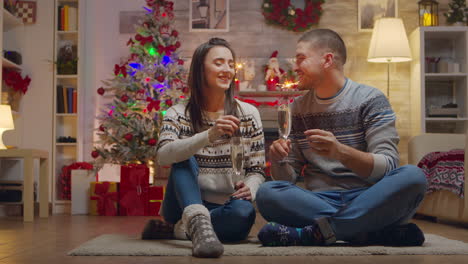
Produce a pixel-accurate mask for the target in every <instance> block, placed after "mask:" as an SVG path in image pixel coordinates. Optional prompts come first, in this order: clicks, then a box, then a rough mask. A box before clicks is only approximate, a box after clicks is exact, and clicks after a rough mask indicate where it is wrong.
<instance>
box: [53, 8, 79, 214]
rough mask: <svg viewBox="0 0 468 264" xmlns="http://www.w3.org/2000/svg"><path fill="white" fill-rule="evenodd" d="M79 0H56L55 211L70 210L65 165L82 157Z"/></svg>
mask: <svg viewBox="0 0 468 264" xmlns="http://www.w3.org/2000/svg"><path fill="white" fill-rule="evenodd" d="M79 4H80V1H79V0H55V24H54V33H55V34H54V38H55V39H54V87H53V89H54V108H53V109H54V115H53V126H54V127H53V151H52V160H53V162H52V173H53V179H54V180H53V188H52V196H53V211H54V213H63V212H68V211H69V209H70V196H69V194H70V190H69V189H66V188H64V185H63V182H62V181H61V177H60V175H61V172H62V168H63V167H64V166H67V165H70V164H72V163H74V162H77V161H79V160H81V157H80V153H81V149H80V146H81V141H82V140H81V134H82V133H81V132H80V125H79V124H80V119H81V118H82V117H81V116H80V114H79V113H80V110H81V109H80V101H81V100H80V97H81V90H82V88H81V80H80V74H81V71H80V62H79V60H78V58H79V57H80V52H81V51H80V46H81V45H80V28H79V23H78V14H79V10H80V6H79Z"/></svg>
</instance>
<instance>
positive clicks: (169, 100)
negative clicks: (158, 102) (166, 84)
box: [166, 99, 172, 107]
mask: <svg viewBox="0 0 468 264" xmlns="http://www.w3.org/2000/svg"><path fill="white" fill-rule="evenodd" d="M166 104H167V106H169V107H171V106H172V100H171V99H168V100H166Z"/></svg>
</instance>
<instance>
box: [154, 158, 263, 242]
mask: <svg viewBox="0 0 468 264" xmlns="http://www.w3.org/2000/svg"><path fill="white" fill-rule="evenodd" d="M192 204H203V205H204V206H205V207H206V208H207V209H208V210H209V211H210V216H211V223H212V224H213V228H214V231H215V232H216V235H217V236H218V238H219V239H220V240H221V241H226V242H229V241H239V240H243V239H245V238H247V236H248V234H249V232H250V229H251V228H252V225H253V224H254V222H255V216H256V214H255V209H254V207H253V205H252V203H251V202H249V201H245V200H235V199H231V200H229V201H226V203H224V204H214V203H209V202H206V201H202V199H201V193H200V188H199V186H198V164H197V161H196V160H195V158H194V157H191V158H190V159H188V160H185V161H182V162H179V163H175V164H173V165H172V170H171V174H170V176H169V180H168V183H167V189H166V194H165V196H164V201H163V205H162V212H163V217H164V220H166V221H167V222H169V223H173V224H175V223H177V221H179V220H180V219H181V218H182V213H183V211H184V208H185V207H187V206H189V205H192Z"/></svg>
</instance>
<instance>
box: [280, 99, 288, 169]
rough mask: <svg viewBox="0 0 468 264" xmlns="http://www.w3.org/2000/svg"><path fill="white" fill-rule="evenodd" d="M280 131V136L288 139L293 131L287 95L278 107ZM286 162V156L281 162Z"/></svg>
mask: <svg viewBox="0 0 468 264" xmlns="http://www.w3.org/2000/svg"><path fill="white" fill-rule="evenodd" d="M278 132H279V135H280V138H282V139H284V140H287V139H288V137H289V134H290V133H291V109H290V107H289V99H288V98H287V97H286V98H284V100H283V101H282V103H281V102H280V105H279V107H278ZM283 162H286V158H285V159H283V160H281V161H280V163H283Z"/></svg>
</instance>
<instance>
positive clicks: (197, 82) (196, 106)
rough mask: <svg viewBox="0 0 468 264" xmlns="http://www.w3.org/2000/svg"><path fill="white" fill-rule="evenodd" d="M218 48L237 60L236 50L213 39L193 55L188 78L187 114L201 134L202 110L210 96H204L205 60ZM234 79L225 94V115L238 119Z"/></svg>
mask: <svg viewBox="0 0 468 264" xmlns="http://www.w3.org/2000/svg"><path fill="white" fill-rule="evenodd" d="M216 46H222V47H226V48H227V49H229V50H230V51H231V53H232V57H233V58H234V62H235V60H236V55H235V53H234V50H233V49H232V48H231V46H230V45H229V43H228V42H227V41H226V40H224V39H221V38H212V39H210V40H209V41H208V42H205V43H203V44H201V45H200V46H198V48H197V49H196V50H195V52H194V53H193V57H192V63H191V64H190V72H189V77H188V87H189V89H190V99H189V102H188V104H187V107H186V108H185V113H186V114H187V111H188V113H189V114H190V120H191V122H192V127H193V130H194V132H195V133H198V132H201V131H202V128H203V113H202V109H203V107H204V106H205V102H206V100H209V99H208V95H206V94H205V95H204V94H203V85H204V84H206V78H205V58H206V54H208V51H210V49H211V48H213V47H216ZM234 78H235V76H234V77H233V80H232V81H231V85H230V86H229V89H227V90H226V92H225V95H226V96H225V99H224V113H225V114H226V115H233V116H236V117H238V116H239V115H238V111H237V108H238V104H237V102H236V100H234V86H235V83H234Z"/></svg>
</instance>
